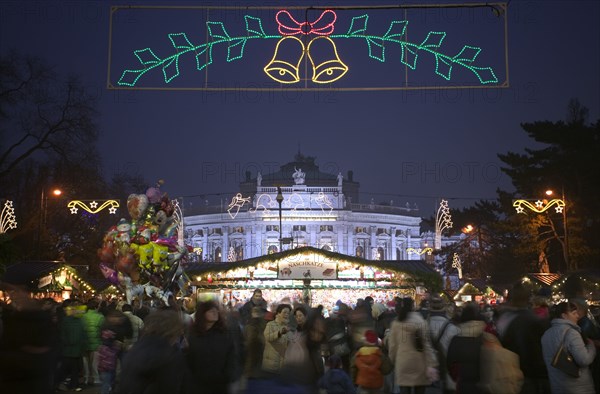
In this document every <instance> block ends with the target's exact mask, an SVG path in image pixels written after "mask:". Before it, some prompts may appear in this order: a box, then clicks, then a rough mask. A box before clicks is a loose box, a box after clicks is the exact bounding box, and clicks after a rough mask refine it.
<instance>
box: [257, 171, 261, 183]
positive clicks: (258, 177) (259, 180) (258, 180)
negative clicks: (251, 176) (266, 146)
mask: <svg viewBox="0 0 600 394" xmlns="http://www.w3.org/2000/svg"><path fill="white" fill-rule="evenodd" d="M261 184H262V174H261V173H260V171H259V172H258V175H256V186H261Z"/></svg>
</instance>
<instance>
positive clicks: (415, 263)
mask: <svg viewBox="0 0 600 394" xmlns="http://www.w3.org/2000/svg"><path fill="white" fill-rule="evenodd" d="M306 252H313V253H316V254H320V255H323V256H325V257H326V258H329V259H331V260H334V261H347V262H350V263H357V264H360V265H370V266H373V267H377V268H381V269H383V270H391V271H400V272H407V273H415V274H430V275H431V274H438V273H437V271H436V270H435V269H434V268H433V267H431V266H430V265H429V264H427V263H426V262H425V261H423V260H365V259H362V258H359V257H356V256H348V255H345V254H341V253H336V252H330V251H327V250H323V249H317V248H313V247H311V246H305V247H302V248H296V249H290V250H286V251H283V252H280V253H273V254H269V255H264V256H259V257H253V258H251V259H246V260H241V261H233V262H222V263H193V264H189V265H187V266H186V267H185V272H186V273H187V274H188V275H195V274H203V273H208V272H210V273H213V272H221V271H227V270H231V269H236V268H247V267H253V266H256V265H257V264H259V263H264V262H268V261H272V262H275V261H278V260H281V259H284V258H287V257H291V256H295V255H298V254H304V253H306Z"/></svg>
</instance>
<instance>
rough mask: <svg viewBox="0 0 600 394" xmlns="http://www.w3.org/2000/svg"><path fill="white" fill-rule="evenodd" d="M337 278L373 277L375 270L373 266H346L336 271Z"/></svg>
mask: <svg viewBox="0 0 600 394" xmlns="http://www.w3.org/2000/svg"><path fill="white" fill-rule="evenodd" d="M338 278H339V279H360V280H362V279H373V278H375V270H374V269H373V267H361V268H347V269H344V270H339V271H338Z"/></svg>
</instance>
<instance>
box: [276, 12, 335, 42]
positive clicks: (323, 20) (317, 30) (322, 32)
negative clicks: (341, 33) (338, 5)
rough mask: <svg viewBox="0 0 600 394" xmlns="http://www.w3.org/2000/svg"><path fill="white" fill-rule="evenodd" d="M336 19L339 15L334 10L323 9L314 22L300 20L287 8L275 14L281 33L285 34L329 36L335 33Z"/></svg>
mask: <svg viewBox="0 0 600 394" xmlns="http://www.w3.org/2000/svg"><path fill="white" fill-rule="evenodd" d="M336 19H337V15H336V14H335V12H333V11H332V10H325V11H323V12H322V13H321V15H320V16H319V18H318V19H317V20H315V21H314V22H298V21H297V20H295V19H294V17H293V16H292V15H291V14H290V13H289V12H288V11H286V10H281V11H279V12H278V13H277V14H276V15H275V20H276V21H277V24H278V25H279V33H280V34H281V35H283V36H294V35H296V34H304V35H309V34H316V35H319V36H327V35H329V34H331V33H333V29H334V27H333V25H334V23H335V20H336ZM328 20H329V22H328Z"/></svg>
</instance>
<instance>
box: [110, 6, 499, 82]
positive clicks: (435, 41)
mask: <svg viewBox="0 0 600 394" xmlns="http://www.w3.org/2000/svg"><path fill="white" fill-rule="evenodd" d="M275 19H276V21H277V23H278V31H279V33H280V35H268V34H266V33H265V31H264V28H263V26H262V20H261V19H260V18H257V17H254V16H250V15H245V16H244V21H245V28H246V34H245V35H241V36H236V37H232V36H231V35H230V34H229V33H228V32H227V30H226V29H225V25H224V24H223V22H215V21H207V22H206V27H207V30H208V35H209V36H210V39H211V40H210V41H209V42H207V43H203V44H200V45H194V44H193V43H192V42H191V41H190V40H189V39H188V37H187V35H186V34H185V33H170V34H168V38H169V40H170V41H171V44H172V45H173V47H174V48H175V50H176V51H177V53H175V54H173V55H171V56H168V57H165V58H164V59H161V58H160V57H158V56H157V55H156V54H155V53H154V52H153V51H152V49H150V48H144V49H141V50H136V51H134V55H135V56H136V57H137V59H138V60H139V61H140V63H141V64H142V66H143V68H141V69H126V70H125V71H123V73H122V74H121V78H120V79H119V81H118V82H117V84H118V85H120V86H130V87H133V86H135V85H136V84H137V83H138V80H139V79H140V78H141V77H142V76H143V75H144V74H146V73H147V72H149V71H151V70H153V69H155V68H158V67H161V68H162V72H163V76H164V80H165V83H167V84H168V83H170V82H171V81H173V80H174V79H175V78H176V77H178V76H179V58H180V56H182V55H185V54H187V53H194V54H195V58H196V69H197V70H202V69H204V68H205V67H207V66H209V65H210V64H212V61H213V58H212V49H213V47H214V46H215V45H220V44H227V59H226V60H227V62H232V61H236V60H239V59H241V58H242V57H243V56H244V50H245V47H246V43H247V42H248V41H249V40H252V39H277V40H278V43H277V45H276V47H275V54H274V56H273V59H272V60H271V62H270V63H269V64H268V66H267V67H265V69H264V71H265V73H266V74H267V75H268V76H269V77H270V78H272V79H274V80H275V81H277V82H281V83H285V84H292V83H297V82H299V81H300V73H299V66H300V62H301V60H302V58H303V57H304V54H305V53H306V54H307V55H308V57H309V59H310V60H311V66H312V71H313V73H312V77H311V81H312V82H314V83H317V84H328V83H333V82H335V81H337V80H339V79H340V78H342V76H344V75H345V74H346V72H347V71H348V66H346V65H345V64H344V63H343V62H342V61H341V60H340V58H339V56H338V53H337V48H336V45H335V43H334V41H333V40H334V39H360V40H364V41H365V42H366V44H367V48H368V55H369V57H370V58H372V59H375V60H378V61H380V62H382V63H383V62H385V61H386V57H385V48H386V45H390V44H395V45H399V46H400V48H401V51H402V56H401V60H400V61H401V63H402V64H404V65H406V66H407V67H409V68H411V69H412V70H415V69H416V66H417V61H418V57H419V54H420V53H423V52H426V53H429V54H431V55H433V56H434V57H435V63H436V66H435V73H436V74H437V75H439V76H440V77H442V78H444V79H445V80H447V81H450V80H451V78H452V69H453V67H454V66H460V67H462V68H464V69H466V70H468V71H470V72H471V73H473V74H474V75H475V76H476V77H477V79H478V80H479V83H480V84H482V85H487V84H491V83H498V77H497V76H496V74H495V73H494V70H493V69H492V67H477V66H474V65H473V64H472V63H473V62H474V61H475V60H476V58H477V56H478V55H479V53H480V52H481V48H479V47H474V46H470V45H464V46H463V47H462V49H461V50H460V51H459V52H458V53H457V54H456V55H454V56H450V55H447V54H444V53H442V52H440V51H439V48H440V47H441V45H442V42H443V41H444V39H445V37H446V33H445V32H438V31H430V32H429V33H428V34H427V36H426V37H425V39H424V40H423V41H422V42H421V43H420V44H416V43H412V42H408V41H406V40H405V39H403V37H406V34H405V33H406V28H407V26H408V21H406V20H402V21H398V20H394V21H392V22H391V23H390V26H389V28H388V30H387V31H386V33H385V34H384V35H382V36H378V35H370V34H367V24H368V20H369V16H368V15H367V14H365V15H361V16H356V17H353V18H352V21H351V23H350V27H349V29H348V31H347V32H346V33H345V34H335V35H334V34H332V33H333V30H334V24H335V21H336V19H337V15H336V14H335V12H334V11H332V10H326V11H324V12H323V13H322V14H321V16H320V17H319V18H318V19H317V20H315V21H314V22H298V21H297V20H296V19H294V18H293V17H292V16H291V14H290V13H289V12H288V11H287V10H280V11H279V12H278V13H277V14H276V16H275ZM284 19H287V20H289V21H290V22H291V23H290V26H288V25H287V23H288V22H285V23H284V22H283V20H284ZM322 20H323V22H321V21H322ZM309 34H314V35H316V36H317V37H316V38H313V39H312V40H311V41H310V42H309V44H308V46H307V47H306V48H305V47H304V44H303V43H302V41H300V40H299V39H298V38H296V37H295V35H305V36H306V35H309ZM290 39H292V40H293V41H290ZM323 40H325V41H323ZM292 42H293V43H294V45H300V47H299V48H300V52H299V54H298V56H299V58H298V59H297V61H294V62H291V61H279V60H278V57H277V56H278V52H279V48H280V44H282V43H286V46H287V45H290V44H289V43H292ZM315 43H321V46H323V48H326V49H324V51H332V52H333V55H334V56H333V57H332V58H331V60H328V61H325V62H321V63H318V64H317V63H315V62H314V61H313V57H314V56H311V51H310V49H311V45H312V44H315Z"/></svg>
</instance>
